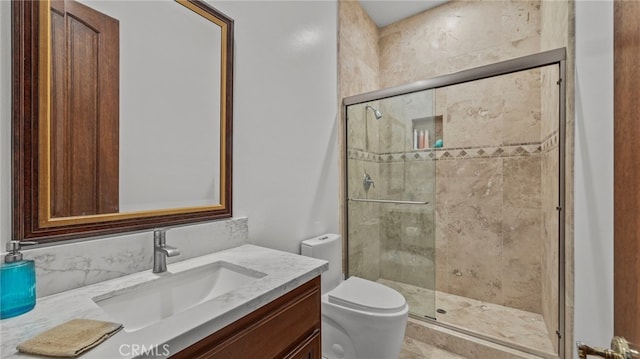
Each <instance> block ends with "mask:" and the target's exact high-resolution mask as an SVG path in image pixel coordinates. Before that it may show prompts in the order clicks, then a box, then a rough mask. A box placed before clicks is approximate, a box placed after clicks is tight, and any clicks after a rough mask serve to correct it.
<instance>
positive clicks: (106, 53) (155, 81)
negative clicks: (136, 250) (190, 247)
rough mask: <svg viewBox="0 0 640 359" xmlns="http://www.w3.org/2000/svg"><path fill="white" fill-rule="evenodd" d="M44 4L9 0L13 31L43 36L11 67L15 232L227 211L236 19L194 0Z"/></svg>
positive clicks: (149, 222)
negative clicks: (16, 104)
mask: <svg viewBox="0 0 640 359" xmlns="http://www.w3.org/2000/svg"><path fill="white" fill-rule="evenodd" d="M34 3H35V2H34ZM36 4H37V5H36ZM36 4H33V3H30V4H26V5H25V4H23V2H20V1H14V2H13V7H14V9H15V8H18V9H19V10H20V11H14V41H16V42H19V43H28V42H29V40H31V42H35V43H36V44H37V48H33V49H29V48H28V47H27V48H26V49H25V50H24V51H25V54H24V57H25V58H28V57H29V56H31V57H32V58H33V59H37V61H33V62H31V63H32V64H31V66H32V67H29V63H26V64H24V66H25V71H24V73H23V74H22V75H20V74H16V73H15V72H14V78H17V82H18V83H19V84H21V85H22V87H20V88H16V87H14V98H19V97H24V103H22V104H20V105H21V107H22V113H20V111H14V128H16V129H17V131H14V133H16V136H17V138H18V141H14V144H15V146H14V158H17V159H18V160H19V161H21V162H24V166H20V169H19V170H18V173H17V176H18V177H19V178H18V181H16V182H17V183H16V185H15V186H14V191H17V193H18V194H19V199H18V201H17V202H18V206H17V207H16V208H17V209H18V210H17V212H18V213H15V214H16V216H17V217H19V218H21V220H20V219H19V222H20V221H22V222H24V225H22V224H20V225H18V229H17V230H16V228H14V234H17V235H16V237H18V238H20V239H23V238H34V237H35V238H36V239H37V238H38V237H46V236H47V232H48V231H53V232H55V233H56V235H58V234H62V237H65V236H69V237H71V236H74V234H77V233H78V232H87V231H88V232H91V231H92V230H98V231H99V232H100V233H104V232H105V228H106V227H105V225H108V227H109V228H112V229H114V231H122V230H126V229H127V228H128V227H131V228H133V227H135V228H141V226H142V227H147V228H150V227H154V226H156V225H167V224H168V225H170V224H172V223H185V222H191V221H199V220H207V219H214V218H222V217H230V216H231V208H230V207H231V206H230V193H231V192H230V178H231V175H230V170H231V168H230V167H231V166H230V165H231V153H230V150H231V146H230V144H231V124H232V113H231V104H232V100H231V98H232V63H233V62H232V61H233V51H232V49H233V21H232V20H231V19H229V18H228V17H226V16H225V15H224V14H221V13H219V12H218V11H217V10H215V9H213V8H211V7H210V6H209V5H207V4H206V3H204V2H202V1H197V0H176V1H173V0H158V1H109V0H75V1H69V0H51V1H41V2H38V3H36ZM29 15H31V16H29ZM16 17H17V19H16ZM32 19H36V21H34V20H32ZM33 31H37V34H32V33H31V32H33ZM16 34H17V35H16ZM36 35H37V36H36ZM16 37H17V38H16ZM36 39H37V41H34V40H36ZM15 56H17V57H19V56H21V55H20V54H16V53H15V51H14V57H15ZM15 61H16V60H15V58H14V62H15ZM36 72H37V75H38V76H33V77H30V76H29V75H30V74H33V73H36ZM18 73H19V71H18ZM30 83H32V84H34V86H33V90H32V91H33V93H29V95H28V96H19V97H16V96H15V94H16V92H18V94H19V92H20V91H22V92H24V93H28V92H29V91H30V88H29V86H28V84H30ZM26 108H37V111H34V112H37V113H36V114H33V117H32V118H28V116H26V115H27V114H26V113H25V112H27V111H25V110H24V109H26ZM36 115H37V116H36ZM26 139H32V142H33V144H31V145H30V146H31V147H29V148H26V147H21V146H28V144H27V142H28V141H26ZM23 167H24V168H28V167H31V168H34V169H35V171H33V172H35V173H34V175H32V176H30V175H28V174H26V170H25V172H21V170H22V168H23ZM14 172H15V171H14ZM29 190H32V191H35V193H34V195H33V196H29V195H28V194H25V192H28V191H29ZM21 202H24V204H25V205H21V204H22V203H21ZM26 203H29V205H26ZM33 215H36V216H37V219H29V218H28V217H29V216H33ZM136 218H144V221H142V222H139V223H136V222H134V221H133V220H135V219H136ZM14 222H15V221H14ZM125 222H126V223H125ZM94 225H95V226H94ZM78 226H82V227H83V228H80V229H78V230H76V229H75V228H74V227H78ZM67 229H69V230H67ZM53 232H52V233H53ZM72 233H73V234H72ZM69 234H71V235H69ZM75 236H76V237H77V236H79V235H75Z"/></svg>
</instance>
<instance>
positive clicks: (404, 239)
mask: <svg viewBox="0 0 640 359" xmlns="http://www.w3.org/2000/svg"><path fill="white" fill-rule="evenodd" d="M439 146H442V116H436V115H435V91H434V90H424V91H420V92H415V93H410V94H405V95H400V96H394V97H389V98H385V99H381V100H376V101H371V102H366V103H359V104H354V105H349V106H347V108H346V178H347V179H346V194H347V203H346V209H347V210H346V214H347V228H348V230H347V243H348V245H347V247H348V248H347V253H348V255H347V263H348V265H347V274H348V275H349V276H351V275H355V276H358V277H361V278H366V279H369V280H372V281H377V282H379V283H382V284H384V285H387V286H389V287H391V288H394V289H396V290H398V291H399V292H400V293H402V294H403V295H404V297H405V298H406V299H407V302H408V303H409V310H410V313H411V314H413V315H416V316H421V317H431V318H435V277H436V271H435V258H436V255H435V252H436V248H435V210H434V208H435V161H434V159H435V148H437V147H439Z"/></svg>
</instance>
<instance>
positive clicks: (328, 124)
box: [215, 1, 339, 252]
mask: <svg viewBox="0 0 640 359" xmlns="http://www.w3.org/2000/svg"><path fill="white" fill-rule="evenodd" d="M215 5H216V7H217V8H218V9H219V10H221V11H222V12H224V13H226V14H227V15H229V16H231V17H232V18H233V19H234V20H235V42H236V57H235V58H236V66H235V80H236V82H235V86H236V89H235V107H234V114H235V117H234V129H233V140H234V149H233V151H234V152H233V154H234V163H233V166H234V169H233V175H234V180H233V196H234V197H233V206H234V208H233V213H234V215H236V216H247V217H248V218H249V239H250V241H251V242H253V243H255V244H258V245H263V246H266V247H271V248H277V249H281V250H285V251H289V252H299V241H300V240H302V239H306V238H308V237H311V236H314V235H317V234H321V233H324V232H336V231H338V229H339V228H338V217H339V206H338V202H339V198H338V197H339V196H338V184H339V179H338V176H339V171H338V163H339V162H338V156H339V155H338V141H337V135H338V121H337V119H338V117H337V116H338V110H337V96H338V95H337V26H338V25H337V14H338V9H337V4H336V3H335V2H332V1H283V2H275V1H253V2H251V1H222V2H219V3H215Z"/></svg>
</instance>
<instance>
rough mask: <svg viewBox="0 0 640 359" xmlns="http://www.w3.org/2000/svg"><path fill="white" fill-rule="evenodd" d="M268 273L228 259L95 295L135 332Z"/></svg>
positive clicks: (96, 300)
mask: <svg viewBox="0 0 640 359" xmlns="http://www.w3.org/2000/svg"><path fill="white" fill-rule="evenodd" d="M265 275H266V274H264V273H261V272H257V271H254V270H251V269H248V268H244V267H240V266H237V265H234V264H230V263H227V262H222V261H220V262H214V263H211V264H207V265H204V266H201V267H198V268H193V269H190V270H186V271H184V272H178V273H170V272H167V273H165V274H162V275H161V276H160V277H159V278H158V279H154V280H152V281H151V282H147V283H144V284H141V285H137V286H134V287H130V288H125V289H121V290H118V291H114V292H111V293H108V294H104V295H101V296H98V297H94V298H92V299H93V301H94V302H95V303H96V304H98V306H99V307H100V308H102V309H103V310H104V311H105V312H106V313H107V314H109V315H110V316H111V317H112V319H113V320H114V321H116V322H119V323H122V324H123V325H124V331H126V332H135V331H137V330H140V329H142V328H145V327H147V326H149V325H151V324H153V323H156V322H158V321H160V320H162V319H165V318H168V317H170V316H172V315H175V314H177V313H180V312H183V311H185V310H187V309H189V308H192V307H195V306H196V305H198V304H201V303H204V302H206V301H208V300H211V299H213V298H215V297H218V296H220V295H223V294H225V293H228V292H230V291H232V290H234V289H236V288H239V287H241V286H244V285H247V284H250V283H251V282H253V281H255V280H257V279H258V278H261V277H264V276H265Z"/></svg>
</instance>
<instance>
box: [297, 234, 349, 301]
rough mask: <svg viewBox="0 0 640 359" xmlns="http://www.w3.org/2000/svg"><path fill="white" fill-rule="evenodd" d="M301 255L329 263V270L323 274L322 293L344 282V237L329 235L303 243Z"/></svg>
mask: <svg viewBox="0 0 640 359" xmlns="http://www.w3.org/2000/svg"><path fill="white" fill-rule="evenodd" d="M300 254H302V255H303V256H307V257H313V258H318V259H324V260H326V261H328V262H329V270H328V271H326V272H324V273H322V279H321V280H322V284H321V291H322V293H323V294H324V293H326V292H328V291H330V290H331V289H333V288H335V287H337V286H338V284H340V282H341V281H342V279H343V277H342V236H340V235H339V234H332V233H327V234H323V235H321V236H318V237H315V238H310V239H307V240H305V241H302V243H301V244H300Z"/></svg>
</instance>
